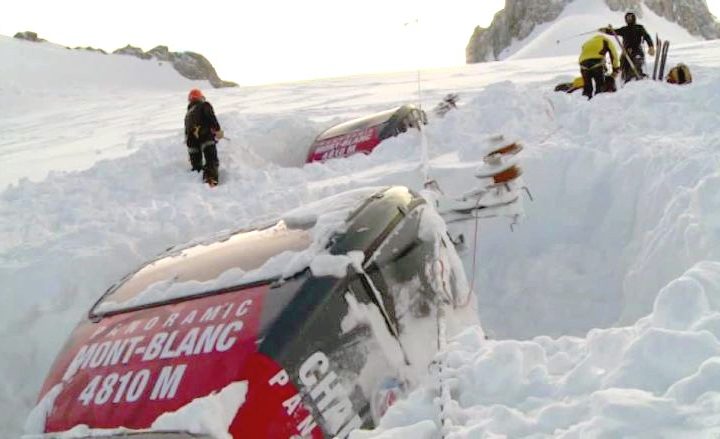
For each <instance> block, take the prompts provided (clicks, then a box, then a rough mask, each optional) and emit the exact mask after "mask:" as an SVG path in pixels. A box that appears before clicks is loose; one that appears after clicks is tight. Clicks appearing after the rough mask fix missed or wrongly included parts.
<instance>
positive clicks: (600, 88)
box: [578, 35, 620, 99]
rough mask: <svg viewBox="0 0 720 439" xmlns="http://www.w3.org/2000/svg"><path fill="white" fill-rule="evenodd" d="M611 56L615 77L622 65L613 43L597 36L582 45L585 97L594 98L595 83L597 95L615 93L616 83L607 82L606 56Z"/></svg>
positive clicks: (582, 72)
mask: <svg viewBox="0 0 720 439" xmlns="http://www.w3.org/2000/svg"><path fill="white" fill-rule="evenodd" d="M606 55H609V56H610V62H611V63H612V72H613V75H615V74H617V72H618V69H619V67H620V64H619V62H618V55H617V51H616V50H615V46H613V44H612V42H610V40H608V39H607V37H604V36H602V35H595V36H593V37H592V38H590V39H589V40H587V41H586V42H585V43H584V44H583V45H582V51H581V52H580V58H579V59H578V62H579V63H580V73H581V74H582V84H583V96H587V98H588V99H591V98H592V97H593V83H595V90H594V91H595V94H597V93H603V92H606V91H614V90H611V88H614V85H615V81H614V80H613V81H612V87H611V82H610V81H609V80H606V77H605V56H606Z"/></svg>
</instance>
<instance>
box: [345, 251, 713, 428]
mask: <svg viewBox="0 0 720 439" xmlns="http://www.w3.org/2000/svg"><path fill="white" fill-rule="evenodd" d="M718 297H720V263H718V262H707V261H706V262H701V263H698V264H697V265H695V266H694V267H693V268H691V269H690V270H688V271H687V272H686V273H684V274H683V275H682V276H680V277H679V278H677V279H675V280H673V281H672V282H671V283H670V284H668V285H667V286H666V287H665V288H663V289H662V290H661V291H660V292H659V294H658V296H657V299H656V300H655V303H654V307H653V311H652V313H651V314H649V315H648V316H647V317H645V318H643V319H640V320H638V321H637V322H636V323H635V324H634V325H632V326H627V327H617V328H610V329H594V330H592V331H590V332H589V333H588V334H587V336H586V338H576V337H567V336H564V337H560V338H556V339H553V338H550V337H536V338H534V339H532V340H528V341H515V340H501V341H492V340H491V341H487V340H485V339H484V338H483V337H482V336H481V335H479V334H477V333H476V332H475V329H474V328H469V329H468V330H466V331H465V332H464V333H462V334H460V335H458V336H457V337H456V338H455V339H454V340H453V341H452V342H451V343H450V345H449V348H448V350H447V352H445V353H444V354H442V355H441V357H442V361H444V363H445V364H446V366H447V369H446V373H445V374H444V375H443V377H442V379H443V380H445V382H446V383H448V385H449V386H450V387H451V393H452V397H453V399H452V402H451V405H450V409H449V410H448V412H449V417H450V420H451V424H450V425H451V427H450V428H448V429H447V431H446V435H445V436H444V437H447V438H454V439H455V438H457V439H459V438H475V437H482V438H485V437H488V438H489V437H554V438H584V437H682V438H690V437H694V438H711V437H717V435H718V434H719V433H720V427H718V426H717V409H716V407H717V404H718V403H720V384H718V376H719V374H720V363H719V362H718V355H720V341H719V340H720V324H719V323H720V300H719V299H718ZM680 353H682V354H680ZM435 387H436V383H433V382H429V383H428V385H427V387H426V388H425V389H423V390H420V391H417V392H415V393H413V394H412V395H411V396H410V398H408V399H407V400H405V401H401V402H399V403H398V404H397V405H396V406H393V407H391V408H390V411H389V412H388V414H387V415H386V416H385V417H384V418H383V420H382V421H381V427H380V428H378V429H377V430H376V431H374V432H355V433H354V434H353V435H351V438H352V439H361V438H363V439H365V438H390V437H392V438H396V439H401V438H415V437H418V435H421V437H436V436H434V435H435V434H436V433H437V431H438V427H437V426H436V424H435V423H432V422H428V421H427V419H431V420H435V421H436V422H437V421H438V416H439V415H438V413H439V411H438V409H437V406H436V395H437V393H436V391H435Z"/></svg>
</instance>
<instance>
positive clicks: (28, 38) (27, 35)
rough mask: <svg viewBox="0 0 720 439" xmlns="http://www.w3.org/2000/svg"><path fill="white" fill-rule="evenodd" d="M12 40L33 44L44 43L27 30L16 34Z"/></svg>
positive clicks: (35, 34) (34, 33)
mask: <svg viewBox="0 0 720 439" xmlns="http://www.w3.org/2000/svg"><path fill="white" fill-rule="evenodd" d="M14 38H17V39H18V40H25V41H32V42H33V43H42V42H44V41H45V40H43V39H42V38H38V35H37V33H36V32H31V31H29V30H26V31H25V32H18V33H16V34H15V36H14Z"/></svg>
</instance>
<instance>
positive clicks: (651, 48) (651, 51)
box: [648, 46, 655, 56]
mask: <svg viewBox="0 0 720 439" xmlns="http://www.w3.org/2000/svg"><path fill="white" fill-rule="evenodd" d="M648 54H649V55H650V56H655V46H650V48H649V49H648Z"/></svg>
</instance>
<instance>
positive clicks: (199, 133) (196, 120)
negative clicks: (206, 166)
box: [185, 101, 220, 148]
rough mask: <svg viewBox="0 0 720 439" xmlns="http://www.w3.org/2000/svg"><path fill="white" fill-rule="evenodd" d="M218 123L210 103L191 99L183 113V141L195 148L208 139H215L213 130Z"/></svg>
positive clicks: (216, 128)
mask: <svg viewBox="0 0 720 439" xmlns="http://www.w3.org/2000/svg"><path fill="white" fill-rule="evenodd" d="M219 129H220V124H219V123H218V121H217V118H216V117H215V111H214V110H213V107H212V105H210V103H209V102H206V101H193V102H190V103H189V104H188V109H187V113H185V143H186V144H187V146H188V147H190V148H197V147H200V146H202V145H203V144H204V143H207V142H208V141H212V142H214V141H215V131H218V130H219Z"/></svg>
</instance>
